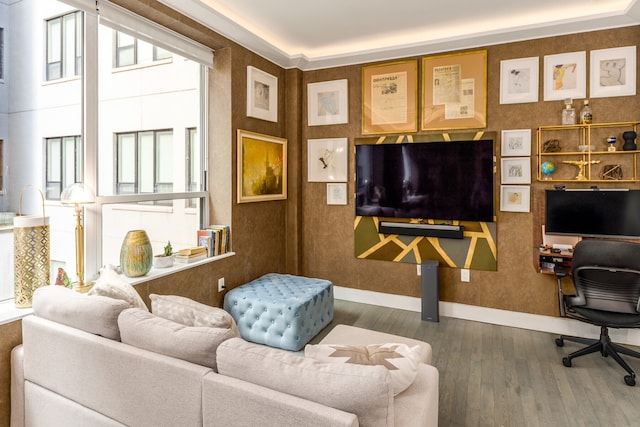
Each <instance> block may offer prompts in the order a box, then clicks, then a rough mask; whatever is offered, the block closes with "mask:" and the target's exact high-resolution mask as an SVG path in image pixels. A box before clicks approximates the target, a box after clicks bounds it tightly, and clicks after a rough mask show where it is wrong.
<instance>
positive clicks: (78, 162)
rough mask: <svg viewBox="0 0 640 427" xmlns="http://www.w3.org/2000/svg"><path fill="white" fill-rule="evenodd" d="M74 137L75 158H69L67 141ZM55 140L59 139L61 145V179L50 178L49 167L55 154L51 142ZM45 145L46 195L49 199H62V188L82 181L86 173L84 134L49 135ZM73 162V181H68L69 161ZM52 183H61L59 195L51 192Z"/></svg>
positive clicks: (59, 165) (59, 153)
mask: <svg viewBox="0 0 640 427" xmlns="http://www.w3.org/2000/svg"><path fill="white" fill-rule="evenodd" d="M70 139H73V159H68V158H67V153H68V152H67V150H66V143H67V142H68V141H69V140H70ZM54 141H59V143H60V146H59V147H58V149H59V152H58V153H57V154H58V161H59V164H58V170H59V175H60V176H59V179H60V180H59V181H53V180H50V178H51V177H50V170H49V167H50V165H51V162H50V159H51V156H52V155H53V153H51V150H50V148H51V146H50V143H53V142H54ZM44 145H45V173H44V180H45V187H44V188H45V196H46V199H47V200H60V194H62V190H64V189H65V188H66V187H67V186H69V185H71V184H75V183H81V182H82V180H83V175H84V168H83V163H84V161H83V159H84V155H83V151H84V144H83V142H82V136H81V135H68V136H54V137H48V138H45V139H44ZM70 162H72V163H73V166H72V167H73V182H67V179H66V177H67V173H66V172H68V165H69V163H70ZM52 184H57V185H59V189H60V191H59V192H57V197H55V196H54V197H52V196H51V193H50V190H49V188H50V185H52Z"/></svg>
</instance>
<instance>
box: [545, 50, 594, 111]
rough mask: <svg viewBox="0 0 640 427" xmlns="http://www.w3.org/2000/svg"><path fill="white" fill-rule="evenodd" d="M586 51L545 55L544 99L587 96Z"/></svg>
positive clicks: (552, 99)
mask: <svg viewBox="0 0 640 427" xmlns="http://www.w3.org/2000/svg"><path fill="white" fill-rule="evenodd" d="M585 58H586V53H585V52H584V51H582V52H570V53H560V54H558V55H546V56H545V57H544V100H545V101H554V100H559V99H566V98H572V99H579V98H586V96H587V92H586V90H587V89H586V80H587V69H586V60H585Z"/></svg>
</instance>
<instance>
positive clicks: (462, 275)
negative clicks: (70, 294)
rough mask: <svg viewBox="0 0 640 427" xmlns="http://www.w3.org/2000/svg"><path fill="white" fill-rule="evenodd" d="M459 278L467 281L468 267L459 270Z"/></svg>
mask: <svg viewBox="0 0 640 427" xmlns="http://www.w3.org/2000/svg"><path fill="white" fill-rule="evenodd" d="M460 280H462V281H463V282H468V281H469V269H468V268H463V269H462V270H460Z"/></svg>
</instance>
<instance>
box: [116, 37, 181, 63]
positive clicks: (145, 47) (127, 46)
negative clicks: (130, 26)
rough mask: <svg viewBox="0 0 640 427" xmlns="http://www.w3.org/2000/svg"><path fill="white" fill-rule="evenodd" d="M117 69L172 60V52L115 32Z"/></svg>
mask: <svg viewBox="0 0 640 427" xmlns="http://www.w3.org/2000/svg"><path fill="white" fill-rule="evenodd" d="M114 37H115V43H114V45H115V67H116V68H120V67H127V66H131V65H140V64H146V63H150V62H154V61H160V60H163V59H169V58H171V52H169V51H168V50H165V49H162V48H160V47H158V46H154V45H152V44H150V43H147V42H145V41H142V40H138V39H136V38H135V37H133V36H130V35H128V34H125V33H123V32H120V31H115V32H114Z"/></svg>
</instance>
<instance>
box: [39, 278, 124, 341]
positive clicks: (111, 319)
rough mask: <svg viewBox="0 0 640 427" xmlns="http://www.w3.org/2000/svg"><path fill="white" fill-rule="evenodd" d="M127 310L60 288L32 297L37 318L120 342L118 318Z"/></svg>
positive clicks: (118, 303)
mask: <svg viewBox="0 0 640 427" xmlns="http://www.w3.org/2000/svg"><path fill="white" fill-rule="evenodd" d="M127 308H129V304H128V303H126V302H125V301H122V300H119V299H113V298H109V297H103V296H91V297H90V296H87V295H84V294H80V293H78V292H76V291H73V290H71V289H68V288H65V287H63V286H43V287H41V288H38V289H36V291H35V292H34V294H33V313H34V314H35V315H36V316H39V317H42V318H45V319H47V320H51V321H54V322H58V323H62V324H63V325H67V326H71V327H73V328H76V329H80V330H82V331H85V332H89V333H92V334H96V335H100V336H103V337H105V338H110V339H112V340H120V330H119V328H118V316H119V315H120V313H121V312H122V311H123V310H125V309H127Z"/></svg>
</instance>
